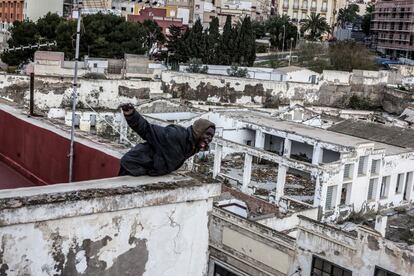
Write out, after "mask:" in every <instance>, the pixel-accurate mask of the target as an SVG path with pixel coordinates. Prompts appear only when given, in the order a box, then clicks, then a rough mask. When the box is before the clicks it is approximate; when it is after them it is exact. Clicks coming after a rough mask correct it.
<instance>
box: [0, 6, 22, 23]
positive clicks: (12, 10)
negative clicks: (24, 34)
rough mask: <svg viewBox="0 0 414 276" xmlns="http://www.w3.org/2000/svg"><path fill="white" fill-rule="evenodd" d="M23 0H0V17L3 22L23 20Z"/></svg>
mask: <svg viewBox="0 0 414 276" xmlns="http://www.w3.org/2000/svg"><path fill="white" fill-rule="evenodd" d="M23 6H24V0H0V19H1V21H2V22H3V23H13V22H14V21H22V20H23Z"/></svg>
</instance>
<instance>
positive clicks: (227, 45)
mask: <svg viewBox="0 0 414 276" xmlns="http://www.w3.org/2000/svg"><path fill="white" fill-rule="evenodd" d="M234 42H235V41H234V34H233V28H232V26H231V16H230V15H227V17H226V23H225V24H224V27H223V35H222V39H221V49H222V51H223V58H222V62H221V64H231V63H232V60H233V55H234V52H233V49H234Z"/></svg>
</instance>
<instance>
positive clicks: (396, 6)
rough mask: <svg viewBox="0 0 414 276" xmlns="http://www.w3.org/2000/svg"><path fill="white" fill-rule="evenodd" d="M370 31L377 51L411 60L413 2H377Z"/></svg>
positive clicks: (383, 0)
mask: <svg viewBox="0 0 414 276" xmlns="http://www.w3.org/2000/svg"><path fill="white" fill-rule="evenodd" d="M371 30H372V31H373V33H374V46H376V48H377V50H378V51H381V52H383V53H384V54H389V55H392V56H395V57H397V56H403V57H408V58H413V50H414V45H413V40H414V0H393V1H390V0H379V1H377V3H376V4H375V11H374V13H373V15H372V21H371Z"/></svg>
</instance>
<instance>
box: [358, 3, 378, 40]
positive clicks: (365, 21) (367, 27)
mask: <svg viewBox="0 0 414 276" xmlns="http://www.w3.org/2000/svg"><path fill="white" fill-rule="evenodd" d="M374 9H375V8H374V5H373V4H371V3H370V4H368V6H367V9H366V13H365V14H364V16H363V17H362V23H361V27H362V31H363V32H364V33H365V34H366V35H369V34H370V31H371V19H372V13H373V12H374Z"/></svg>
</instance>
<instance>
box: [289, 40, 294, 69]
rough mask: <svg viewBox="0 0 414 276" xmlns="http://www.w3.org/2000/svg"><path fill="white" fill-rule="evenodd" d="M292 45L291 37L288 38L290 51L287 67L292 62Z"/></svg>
mask: <svg viewBox="0 0 414 276" xmlns="http://www.w3.org/2000/svg"><path fill="white" fill-rule="evenodd" d="M292 44H293V37H291V38H290V51H289V66H290V62H291V60H292Z"/></svg>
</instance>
